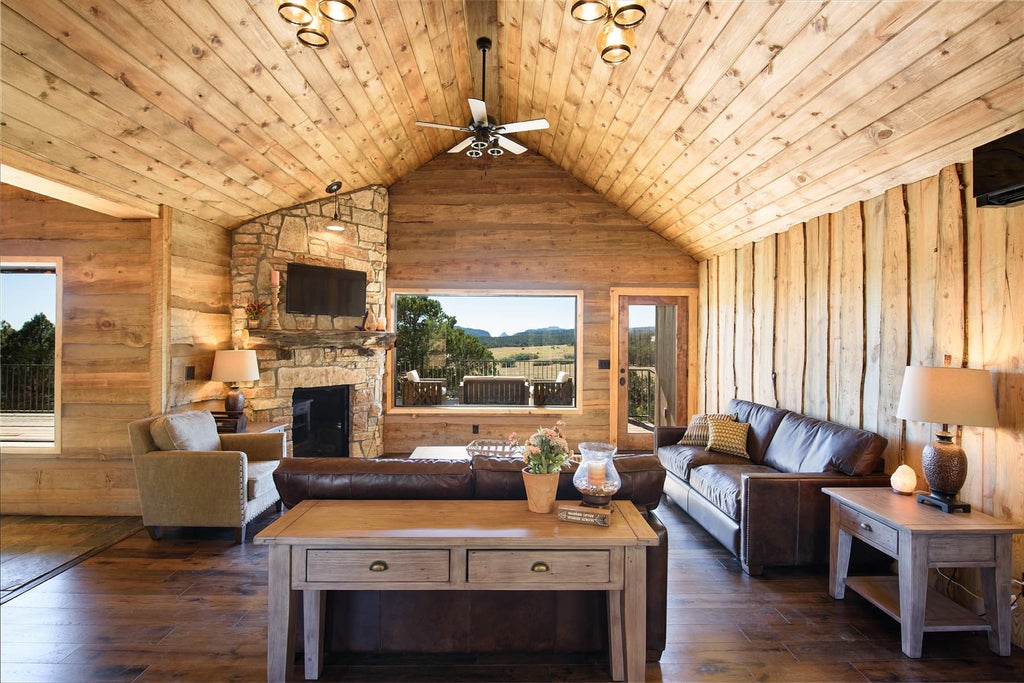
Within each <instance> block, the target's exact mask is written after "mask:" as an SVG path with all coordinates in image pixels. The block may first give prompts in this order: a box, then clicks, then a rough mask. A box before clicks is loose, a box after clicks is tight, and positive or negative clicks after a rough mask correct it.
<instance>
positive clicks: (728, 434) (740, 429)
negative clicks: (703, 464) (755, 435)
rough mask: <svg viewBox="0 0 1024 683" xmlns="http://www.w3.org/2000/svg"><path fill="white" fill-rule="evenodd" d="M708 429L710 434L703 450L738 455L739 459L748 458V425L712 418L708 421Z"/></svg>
mask: <svg viewBox="0 0 1024 683" xmlns="http://www.w3.org/2000/svg"><path fill="white" fill-rule="evenodd" d="M708 428H709V432H710V433H709V436H708V446H707V448H706V449H705V450H708V451H718V452H719V453H728V454H729V455H738V456H740V457H741V458H749V457H750V456H749V455H747V429H749V428H750V425H749V424H747V423H746V422H735V421H733V420H720V419H717V418H715V417H713V416H712V417H710V418H709V419H708Z"/></svg>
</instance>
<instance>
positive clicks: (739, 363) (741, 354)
mask: <svg viewBox="0 0 1024 683" xmlns="http://www.w3.org/2000/svg"><path fill="white" fill-rule="evenodd" d="M735 329H736V332H735V335H734V339H735V340H736V344H735V348H736V351H735V360H736V362H735V366H736V398H740V399H743V400H745V401H752V400H753V397H754V245H752V244H748V245H746V246H745V247H743V248H742V249H739V250H737V252H736V320H735Z"/></svg>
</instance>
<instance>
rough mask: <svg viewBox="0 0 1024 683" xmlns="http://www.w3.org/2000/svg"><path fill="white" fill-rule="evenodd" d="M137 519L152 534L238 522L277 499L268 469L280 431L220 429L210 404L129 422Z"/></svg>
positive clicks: (281, 446) (280, 451)
mask: <svg viewBox="0 0 1024 683" xmlns="http://www.w3.org/2000/svg"><path fill="white" fill-rule="evenodd" d="M128 435H129V437H130V439H131V448H132V460H133V461H134V463H135V477H136V480H137V481H138V485H139V499H140V501H141V503H142V523H143V524H144V525H145V526H146V530H147V531H148V532H149V535H150V537H152V538H154V539H158V538H160V536H161V527H165V526H174V527H232V528H234V529H235V530H236V537H237V540H238V542H239V543H244V542H245V526H246V524H248V523H249V522H251V521H252V520H253V519H255V518H256V517H257V516H258V515H260V514H262V513H263V512H265V511H267V510H268V509H270V507H271V506H273V505H274V504H275V503H276V504H277V506H278V509H280V508H281V498H280V496H279V495H278V493H277V486H276V485H275V484H274V476H273V475H274V470H275V469H277V466H278V464H280V462H281V459H282V458H284V457H285V435H284V434H283V433H281V432H271V433H262V434H219V433H218V432H217V423H216V421H215V420H214V419H213V415H211V414H210V413H209V411H205V410H199V411H190V412H184V413H172V414H168V415H155V416H152V417H147V418H144V419H142V420H136V421H134V422H131V423H129V425H128Z"/></svg>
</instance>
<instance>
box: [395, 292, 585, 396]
mask: <svg viewBox="0 0 1024 683" xmlns="http://www.w3.org/2000/svg"><path fill="white" fill-rule="evenodd" d="M581 298H582V295H581V294H579V293H553V294H547V293H546V294H530V295H524V294H514V293H488V294H465V293H443V294H439V293H430V294H417V293H402V294H395V295H394V296H393V305H394V307H395V320H396V332H397V339H396V342H395V366H394V370H395V372H394V378H395V384H394V396H395V401H394V404H395V405H396V406H399V407H403V406H404V407H409V406H433V407H439V408H443V407H449V408H459V407H462V408H464V407H473V406H477V407H479V406H487V405H504V406H527V407H550V406H575V405H576V392H577V384H578V378H577V372H576V370H577V366H576V359H577V354H576V349H577V348H578V334H579V327H580V326H579V324H578V319H577V318H578V311H580V310H582V308H581V306H582V301H581Z"/></svg>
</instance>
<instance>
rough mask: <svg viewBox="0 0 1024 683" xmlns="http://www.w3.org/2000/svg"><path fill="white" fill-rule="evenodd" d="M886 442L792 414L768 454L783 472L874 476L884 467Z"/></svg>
mask: <svg viewBox="0 0 1024 683" xmlns="http://www.w3.org/2000/svg"><path fill="white" fill-rule="evenodd" d="M885 444H886V440H885V439H884V438H882V437H881V436H879V435H878V434H875V433H873V432H868V431H864V430H863V429H855V428H853V427H846V426H844V425H841V424H836V423H835V422H826V421H824V420H818V419H816V418H813V417H808V416H807V415H800V414H798V413H789V414H788V415H786V416H785V417H784V418H783V419H782V423H781V424H780V425H779V428H778V430H777V431H776V432H775V436H774V438H772V442H771V443H770V444H768V449H767V450H766V451H765V454H764V464H766V465H770V466H771V467H774V468H775V469H777V470H778V471H780V472H790V473H796V472H830V473H838V472H842V473H843V474H848V475H850V476H854V475H863V474H871V473H872V472H876V471H879V470H880V469H881V466H882V451H883V450H884V449H885Z"/></svg>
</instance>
